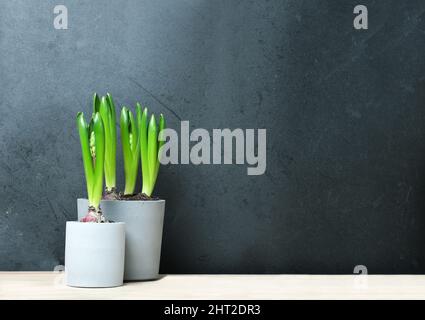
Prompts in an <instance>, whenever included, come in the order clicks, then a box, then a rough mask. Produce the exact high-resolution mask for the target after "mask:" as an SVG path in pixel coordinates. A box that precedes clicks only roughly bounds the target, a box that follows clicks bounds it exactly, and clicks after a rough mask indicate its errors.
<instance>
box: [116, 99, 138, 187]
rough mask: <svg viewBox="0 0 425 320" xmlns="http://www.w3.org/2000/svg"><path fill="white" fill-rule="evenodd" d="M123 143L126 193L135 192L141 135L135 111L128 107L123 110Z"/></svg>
mask: <svg viewBox="0 0 425 320" xmlns="http://www.w3.org/2000/svg"><path fill="white" fill-rule="evenodd" d="M120 127H121V144H122V149H123V158H124V175H125V189H124V194H126V195H129V194H133V193H134V189H135V187H136V180H137V171H138V166H139V152H140V144H139V135H138V130H137V126H136V124H135V121H134V117H133V113H132V112H131V111H130V110H128V108H126V107H123V108H122V110H121V120H120Z"/></svg>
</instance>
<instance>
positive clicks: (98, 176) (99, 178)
mask: <svg viewBox="0 0 425 320" xmlns="http://www.w3.org/2000/svg"><path fill="white" fill-rule="evenodd" d="M92 123H93V124H92V127H93V132H94V136H95V138H96V143H95V145H96V156H95V159H93V160H94V185H93V192H92V205H93V206H94V207H95V208H96V209H98V208H99V205H100V200H101V199H102V191H103V170H104V165H105V130H104V126H103V121H102V118H101V116H100V114H99V113H98V112H96V113H95V114H94V116H93V119H92Z"/></svg>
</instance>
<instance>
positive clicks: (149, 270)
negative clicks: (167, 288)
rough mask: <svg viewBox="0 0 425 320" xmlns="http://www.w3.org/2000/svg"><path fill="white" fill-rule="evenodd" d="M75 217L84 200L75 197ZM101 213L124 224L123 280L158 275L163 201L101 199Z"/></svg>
mask: <svg viewBox="0 0 425 320" xmlns="http://www.w3.org/2000/svg"><path fill="white" fill-rule="evenodd" d="M77 206H78V219H81V218H82V217H84V216H85V214H86V212H87V207H88V201H87V199H78V201H77ZM100 207H101V209H102V213H103V214H104V215H105V217H106V218H107V219H108V220H110V221H120V222H124V223H125V224H126V229H125V231H126V246H125V268H124V269H125V271H124V280H154V279H157V278H158V277H159V263H160V258H161V243H162V229H163V225H164V210H165V200H152V201H121V200H102V201H101V203H100Z"/></svg>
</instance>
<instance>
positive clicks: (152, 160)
mask: <svg viewBox="0 0 425 320" xmlns="http://www.w3.org/2000/svg"><path fill="white" fill-rule="evenodd" d="M157 161H158V129H157V126H156V121H155V115H154V114H152V115H151V119H150V121H149V126H148V166H149V172H150V174H149V177H150V181H149V189H148V190H147V191H148V193H146V194H147V195H148V196H150V195H151V194H152V192H153V188H154V186H155V182H156V176H155V170H156V163H157Z"/></svg>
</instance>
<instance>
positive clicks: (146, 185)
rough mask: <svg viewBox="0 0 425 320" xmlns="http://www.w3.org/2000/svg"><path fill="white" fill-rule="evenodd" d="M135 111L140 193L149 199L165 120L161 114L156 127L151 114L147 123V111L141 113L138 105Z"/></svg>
mask: <svg viewBox="0 0 425 320" xmlns="http://www.w3.org/2000/svg"><path fill="white" fill-rule="evenodd" d="M136 109H137V124H138V127H139V140H140V154H141V161H142V177H143V186H142V193H144V194H145V195H147V196H148V197H150V196H151V195H152V192H153V190H154V188H155V183H156V179H157V177H158V171H159V165H160V163H159V159H160V157H161V155H160V152H161V147H162V146H163V144H164V139H163V137H162V135H163V130H164V129H165V119H164V116H163V115H162V114H161V115H160V116H159V124H158V125H157V123H156V120H155V115H154V114H152V115H151V117H150V120H149V122H148V109H147V108H144V110H143V112H141V109H142V108H141V106H140V104H137V106H136Z"/></svg>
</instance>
